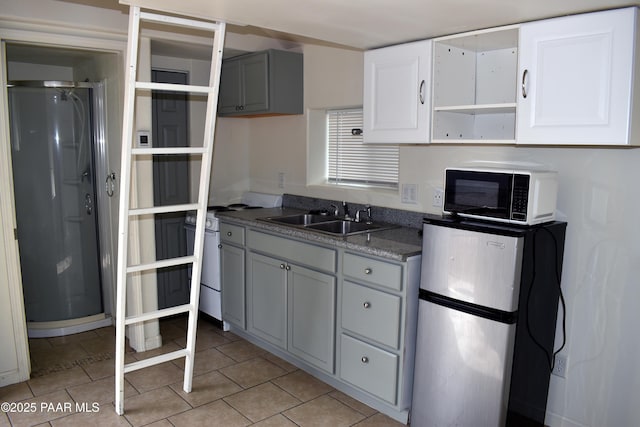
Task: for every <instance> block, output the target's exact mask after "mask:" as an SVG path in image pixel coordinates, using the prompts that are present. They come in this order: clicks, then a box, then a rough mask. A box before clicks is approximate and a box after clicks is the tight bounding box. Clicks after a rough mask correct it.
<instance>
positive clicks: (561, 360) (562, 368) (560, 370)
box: [551, 354, 567, 378]
mask: <svg viewBox="0 0 640 427" xmlns="http://www.w3.org/2000/svg"><path fill="white" fill-rule="evenodd" d="M551 373H552V374H553V375H555V376H558V377H560V378H566V377H567V356H565V355H564V354H556V358H555V362H554V365H553V371H552V372H551Z"/></svg>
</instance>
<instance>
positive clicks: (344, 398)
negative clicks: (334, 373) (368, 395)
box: [329, 390, 378, 417]
mask: <svg viewBox="0 0 640 427" xmlns="http://www.w3.org/2000/svg"><path fill="white" fill-rule="evenodd" d="M329 396H331V397H333V398H334V399H336V400H339V401H340V402H342V403H344V404H345V405H347V406H349V407H351V408H353V409H355V410H356V411H358V412H360V413H361V414H363V415H364V416H365V417H370V416H371V415H373V414H375V413H376V412H378V411H376V410H375V409H373V408H372V407H371V406H369V405H366V404H364V403H362V402H360V401H359V400H357V399H354V398H353V397H351V396H348V395H346V394H344V393H343V392H341V391H338V390H336V391H332V392H331V393H329Z"/></svg>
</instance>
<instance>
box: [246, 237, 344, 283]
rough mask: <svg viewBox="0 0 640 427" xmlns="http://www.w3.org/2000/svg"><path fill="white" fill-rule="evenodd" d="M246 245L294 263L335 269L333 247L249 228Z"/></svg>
mask: <svg viewBox="0 0 640 427" xmlns="http://www.w3.org/2000/svg"><path fill="white" fill-rule="evenodd" d="M247 246H248V247H249V248H251V249H254V250H257V251H261V252H266V253H269V254H277V256H278V257H280V258H283V259H285V260H287V261H291V262H294V263H296V264H301V265H308V266H311V267H314V268H317V269H320V270H325V271H329V272H331V273H335V271H336V251H335V250H333V249H329V248H323V247H321V246H315V245H311V244H308V243H303V242H299V241H297V240H291V239H286V238H283V237H277V236H272V235H270V234H265V233H261V232H258V231H254V230H249V232H248V234H247Z"/></svg>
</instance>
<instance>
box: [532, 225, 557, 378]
mask: <svg viewBox="0 0 640 427" xmlns="http://www.w3.org/2000/svg"><path fill="white" fill-rule="evenodd" d="M540 230H544V231H546V232H547V233H548V234H549V235H550V236H551V239H553V243H554V250H555V252H554V255H555V257H554V259H555V275H556V283H555V284H556V286H557V287H558V292H559V294H560V304H561V306H562V345H561V346H560V348H558V349H557V350H556V351H552V352H551V353H549V351H548V350H547V349H546V348H545V347H544V346H543V345H542V344H541V343H540V342H539V341H538V340H537V339H536V337H535V336H534V335H533V332H532V331H531V325H530V322H529V313H530V311H531V310H530V307H529V304H530V303H531V293H532V291H533V285H534V283H535V280H536V265H537V264H536V239H537V238H538V232H539V231H540ZM559 267H560V265H559V263H558V240H557V239H556V236H555V235H554V234H553V233H552V232H551V231H549V230H548V229H546V228H544V227H541V228H537V229H536V231H535V232H534V234H533V273H532V276H531V283H530V284H529V291H528V293H527V332H528V333H529V336H530V337H531V339H532V340H533V342H534V343H535V344H536V345H537V346H538V347H540V349H541V350H542V351H543V352H544V354H545V356H546V358H547V363H548V364H549V372H553V368H554V366H555V363H556V356H557V354H558V353H560V352H561V351H562V349H563V348H564V347H565V345H566V344H567V305H566V302H565V299H564V295H563V293H562V286H561V275H560V270H559Z"/></svg>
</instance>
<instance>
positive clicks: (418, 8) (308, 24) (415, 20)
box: [120, 0, 640, 49]
mask: <svg viewBox="0 0 640 427" xmlns="http://www.w3.org/2000/svg"><path fill="white" fill-rule="evenodd" d="M120 3H123V4H132V3H133V4H136V5H139V6H141V7H143V8H144V7H148V8H151V9H156V10H163V11H166V12H171V13H178V14H182V15H189V16H194V17H200V18H203V17H204V18H208V19H212V20H217V19H220V20H225V21H226V22H228V23H230V24H237V25H239V26H243V25H246V26H250V27H254V28H257V29H260V30H261V31H262V32H263V33H267V34H268V33H270V32H271V34H272V36H273V37H277V38H281V39H289V40H299V41H301V42H309V41H316V42H324V43H331V44H335V45H340V46H345V47H351V48H355V49H370V48H375V47H381V46H387V45H392V44H398V43H403V42H407V41H412V40H419V39H426V38H432V37H436V36H442V35H447V34H454V33H460V32H464V31H469V30H476V29H482V28H490V27H496V26H501V25H508V24H514V23H520V22H527V21H532V20H538V19H544V18H548V17H553V16H561V15H566V14H573V13H580V12H588V11H595V10H602V9H611V8H616V7H622V6H631V5H634V6H635V5H640V0H635V1H633V0H632V1H629V0H213V1H212V0H180V1H175V0H120ZM234 28H235V30H236V31H242V30H241V28H240V27H236V26H235V25H234Z"/></svg>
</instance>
